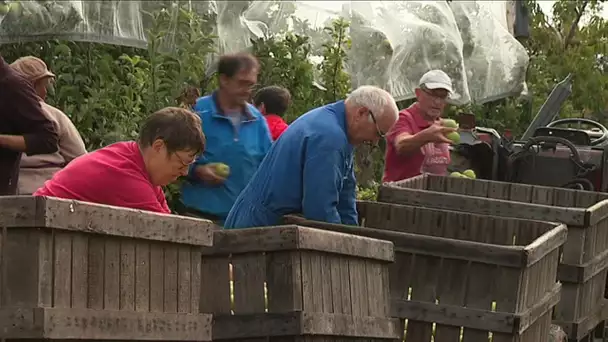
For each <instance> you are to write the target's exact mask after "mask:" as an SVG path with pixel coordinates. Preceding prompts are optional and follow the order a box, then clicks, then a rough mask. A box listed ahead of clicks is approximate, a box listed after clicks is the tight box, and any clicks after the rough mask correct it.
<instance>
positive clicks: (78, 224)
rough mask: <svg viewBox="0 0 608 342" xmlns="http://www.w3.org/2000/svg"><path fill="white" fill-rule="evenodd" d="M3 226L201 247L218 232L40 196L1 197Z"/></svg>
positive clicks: (206, 225) (201, 223)
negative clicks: (22, 212) (18, 212)
mask: <svg viewBox="0 0 608 342" xmlns="http://www.w3.org/2000/svg"><path fill="white" fill-rule="evenodd" d="M11 202H15V203H11ZM16 206H17V207H18V208H20V209H24V208H28V209H29V210H28V211H29V212H31V213H35V215H19V216H21V217H17V215H14V213H11V212H12V211H13V210H15V209H16ZM33 208H35V209H33ZM0 226H4V227H9V228H10V227H24V228H25V227H32V228H54V229H62V230H71V231H81V232H86V233H97V234H104V235H111V236H118V237H127V238H138V239H145V240H157V241H164V242H176V243H183V244H191V245H200V246H210V245H211V244H212V242H213V240H212V234H213V231H214V230H215V227H214V224H213V223H212V222H210V221H207V220H200V219H196V218H190V217H185V216H175V215H166V214H158V213H153V212H148V211H143V210H135V209H130V208H122V207H113V206H109V205H102V204H94V203H85V202H79V201H74V200H65V199H59V198H51V197H40V196H37V197H29V196H3V197H1V198H0Z"/></svg>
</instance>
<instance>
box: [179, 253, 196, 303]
mask: <svg viewBox="0 0 608 342" xmlns="http://www.w3.org/2000/svg"><path fill="white" fill-rule="evenodd" d="M191 249H192V247H191V246H180V247H179V248H178V251H177V253H178V254H177V312H179V313H189V312H191V313H197V312H198V307H197V306H195V307H194V308H191V302H192V298H191V297H190V295H191V292H192V289H191V288H192V257H191V255H190V254H191Z"/></svg>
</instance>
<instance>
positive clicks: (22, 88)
mask: <svg viewBox="0 0 608 342" xmlns="http://www.w3.org/2000/svg"><path fill="white" fill-rule="evenodd" d="M14 83H15V84H14V85H11V87H10V88H9V89H10V90H9V91H10V92H11V94H10V96H11V97H12V98H13V106H12V107H13V108H14V110H15V111H16V113H14V115H15V116H14V118H13V120H15V122H16V123H17V124H16V127H17V128H18V129H19V132H20V133H21V135H22V136H23V138H24V139H25V146H26V149H25V153H26V154H27V155H36V154H47V153H54V152H57V150H58V149H59V147H58V141H59V137H58V133H57V130H56V128H55V125H53V122H52V121H51V120H50V119H49V118H48V117H47V116H46V115H45V114H44V112H43V110H42V106H41V105H40V99H39V98H38V96H36V93H35V92H34V89H33V88H32V86H31V85H30V84H28V83H27V82H25V81H20V80H19V81H15V82H14Z"/></svg>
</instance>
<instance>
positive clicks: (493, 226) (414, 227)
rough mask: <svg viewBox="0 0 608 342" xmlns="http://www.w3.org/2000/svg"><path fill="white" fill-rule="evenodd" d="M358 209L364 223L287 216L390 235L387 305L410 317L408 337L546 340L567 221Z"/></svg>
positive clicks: (388, 207)
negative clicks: (391, 261) (392, 253)
mask: <svg viewBox="0 0 608 342" xmlns="http://www.w3.org/2000/svg"><path fill="white" fill-rule="evenodd" d="M359 215H360V222H361V225H363V226H365V227H367V228H363V227H353V226H346V225H335V224H327V223H320V222H313V221H306V220H303V219H301V218H295V217H289V218H287V221H286V222H289V223H297V224H301V225H307V226H311V227H317V228H322V229H327V230H332V231H337V232H345V233H352V234H356V235H359V236H366V237H371V238H375V239H382V240H388V241H391V242H393V244H394V249H395V263H394V264H393V265H392V266H391V268H390V271H389V278H390V292H391V306H392V308H391V313H392V316H393V317H398V318H401V319H407V330H406V334H405V341H407V342H412V341H414V342H431V341H434V342H453V341H459V337H460V335H461V327H462V328H463V332H462V334H463V342H475V341H484V342H486V341H488V335H489V333H490V332H492V337H493V339H492V341H493V342H504V341H513V342H515V341H517V342H538V341H546V340H547V338H548V335H549V327H550V325H551V312H552V308H553V307H554V306H555V305H556V304H557V302H558V301H559V298H560V289H561V285H560V284H559V283H558V282H556V280H555V277H556V273H557V266H558V256H559V248H560V246H561V245H562V244H563V243H564V241H565V239H566V234H567V229H566V227H565V225H561V224H553V223H546V222H538V221H531V220H518V219H507V218H499V217H493V216H482V215H475V214H469V213H459V212H453V211H444V210H435V209H425V208H415V207H409V206H403V205H395V204H387V203H376V202H359ZM514 237H515V240H514ZM514 241H515V242H514ZM410 291H411V292H410ZM493 303H495V307H493V306H494V304H493ZM402 322H404V324H405V321H402ZM433 324H435V329H433ZM401 331H403V330H401Z"/></svg>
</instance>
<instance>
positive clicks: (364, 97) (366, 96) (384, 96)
mask: <svg viewBox="0 0 608 342" xmlns="http://www.w3.org/2000/svg"><path fill="white" fill-rule="evenodd" d="M346 102H348V103H351V104H354V105H355V106H358V107H366V108H368V109H369V110H370V111H371V112H372V113H374V116H375V117H376V119H379V118H381V117H383V116H385V115H390V116H391V117H393V118H394V119H395V120H397V118H398V117H399V108H397V103H395V99H393V96H392V95H391V94H390V93H389V92H387V91H386V90H384V89H381V88H378V87H375V86H370V85H363V86H360V87H359V88H357V89H355V90H353V91H352V92H351V93H350V94H349V95H348V97H347V98H346ZM387 109H388V110H387ZM370 119H371V117H370Z"/></svg>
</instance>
